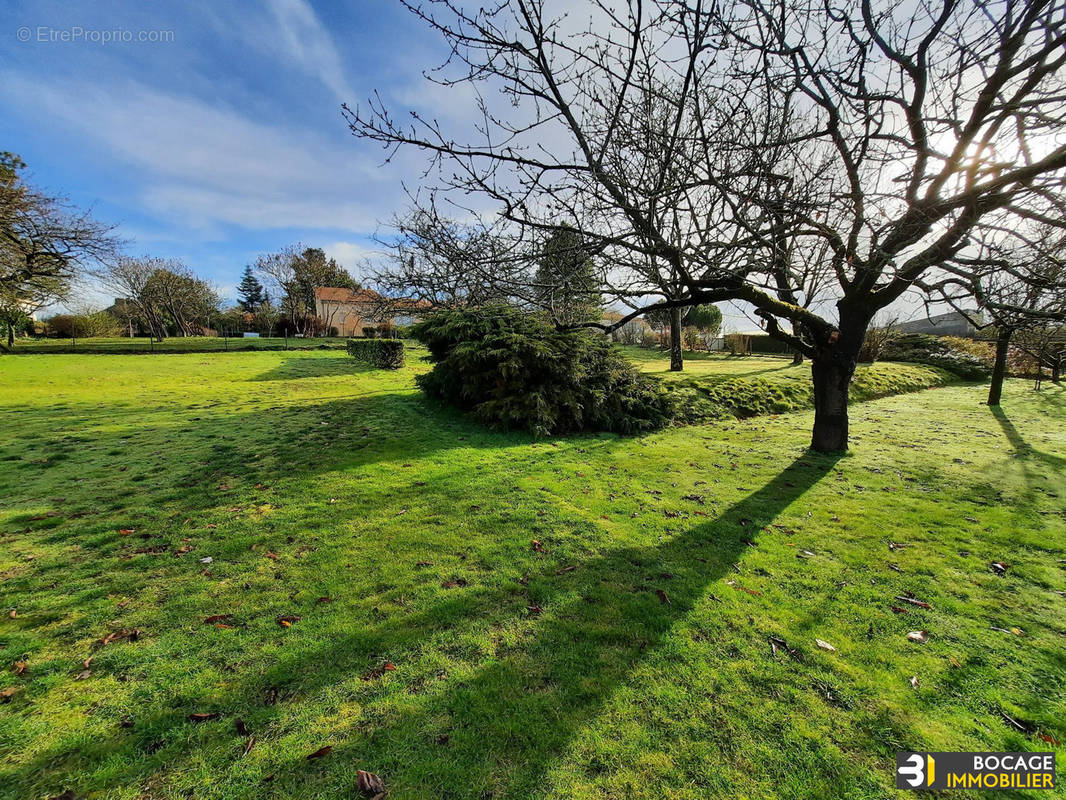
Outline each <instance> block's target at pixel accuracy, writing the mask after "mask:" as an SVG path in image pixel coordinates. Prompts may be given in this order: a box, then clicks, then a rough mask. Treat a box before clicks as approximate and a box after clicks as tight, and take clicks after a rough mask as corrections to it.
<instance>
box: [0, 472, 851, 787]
mask: <svg viewBox="0 0 1066 800" xmlns="http://www.w3.org/2000/svg"><path fill="white" fill-rule="evenodd" d="M837 460H838V456H822V455H815V454H806V455H804V456H802V457H800V458H799V459H797V460H796V461H795V462H794V463H792V464H791V465H789V466H788V467H786V468H785V469H784V470H783V471H781V472H780V473H779V474H778V475H777V476H776V477H774V478H773V479H772V480H770V481H769V482H768V483H766V484H765V485H764V486H763V487H762V488H760V489H758V490H756V491H754V492H752V493H751V494H749V495H748V496H747V497H745V498H744V499H742V500H740V501H739V502H737V503H735V504H734V505H733V506H731V507H730V508H728V509H727V510H726V511H724V512H723V513H722V514H721V515H719V516H718V517H716V518H714V519H711V520H708V521H707V522H705V523H703V524H699V525H696V526H693V527H691V528H689V529H688V530H686V531H684V532H681V533H679V534H677V535H675V536H672V537H671V538H668V539H666V540H664V541H659V542H656V543H654V544H649V545H645V546H630V547H623V548H619V549H616V550H612V551H608V552H606V553H603V554H602V555H598V556H596V557H593V558H590V559H588V560H586V561H584V562H578V563H571V564H568V565H563V564H560V563H554V562H553V559H552V557H551V553H550V552H549V553H548V554H546V555H545V556H543V557H542V558H541V561H540V562H539V563H541V564H542V566H541V568H540V569H539V571H537V572H535V573H534V574H531V575H530V576H529V577H528V579H527V580H525V581H520V580H518V576H517V575H516V576H515V577H514V579H512V580H504V581H500V580H496V582H495V583H494V584H489V582H488V581H485V582H484V583H482V582H481V581H479V579H478V577H477V575H476V574H475V573H471V576H470V584H471V585H469V586H465V587H456V588H454V589H451V590H449V591H447V592H445V593H444V594H439V595H436V597H437V598H443V599H438V600H436V601H435V602H434V603H433V604H432V605H430V606H429V607H423V608H420V609H417V610H412V611H411V612H409V613H408V612H400V613H393V614H390V615H387V616H384V615H383V616H380V617H378V619H379V620H380V621H379V622H378V623H377V624H371V625H367V626H359V625H352V626H348V627H340V628H334V633H335V635H332V636H323V637H320V638H319V639H316V640H314V641H313V642H312V643H311V645H310V646H306V647H299V648H296V647H293V648H291V649H283V650H281V651H277V660H276V661H275V662H274V663H271V664H270V665H269V666H266V667H265V668H264V669H260V670H258V671H256V670H248V671H242V672H241V673H239V674H238V675H237V676H235V680H234V681H233V683H232V684H230V685H229V687H228V688H227V690H226V695H225V697H224V698H220V697H219V695H218V694H217V693H215V694H212V695H211V696H210V698H207V697H200V698H197V697H189V696H185V697H176V698H173V702H172V703H171V705H170V706H169V707H166V708H159V707H155V708H151V709H147V710H141V711H138V713H137V722H136V726H135V728H134V729H133V730H130V731H127V730H122V729H119V728H117V727H116V729H115V733H114V735H113V736H108V737H101V738H98V739H95V740H93V741H91V742H83V743H82V746H81V747H80V748H79V749H78V751H77V752H73V751H71V750H68V749H56V748H53V749H50V750H45V751H43V752H41V753H39V754H37V755H36V756H35V757H34V758H33V759H32V760H31V761H29V762H28V763H25V764H22V765H20V766H19V767H18V768H17V769H11V770H4V771H3V773H0V777H3V778H5V779H6V780H9V781H12V782H13V785H14V784H16V783H22V782H25V783H22V785H31V781H32V778H31V776H37V775H39V774H51V775H52V776H54V779H59V780H66V781H67V783H66V784H65V785H63V786H58V785H57V786H56V790H57V791H59V789H61V788H68V787H75V788H78V789H80V790H83V791H84V790H93V791H98V790H101V789H103V788H105V787H103V786H100V785H95V786H79V781H78V780H77V775H76V771H77V765H78V764H91V763H93V761H94V760H96V759H102V758H105V757H106V758H109V759H111V760H112V761H113V762H114V763H116V764H121V767H117V768H116V771H115V772H113V773H112V774H111V775H110V776H109V777H108V778H107V781H108V783H107V786H108V787H110V788H114V787H115V786H117V785H125V786H133V785H145V784H147V783H153V784H163V785H165V784H166V783H167V780H168V779H167V774H169V773H171V772H173V773H174V774H180V773H181V772H182V766H183V765H184V764H187V763H188V762H189V761H190V760H191V759H193V758H194V757H195V755H196V751H197V750H198V749H199V748H201V747H207V748H211V747H225V748H227V752H228V751H229V750H232V752H233V760H232V761H231V762H229V764H228V766H226V767H224V768H223V769H224V770H225V772H223V773H222V774H220V775H218V776H217V780H218V783H217V786H218V787H223V786H228V787H230V788H234V789H236V788H237V787H241V788H242V791H243V796H259V795H267V794H269V795H273V796H284V797H334V796H337V797H340V796H347V793H350V791H351V784H352V779H353V774H354V770H355V769H356V768H361V769H369V770H372V771H374V772H377V773H379V774H381V775H383V776H384V777H385V778H386V780H387V781H388V782H389V785H390V787H392V789H393V791H394V792H395V793H396V794H400V795H404V796H410V797H438V798H459V797H464V798H466V797H470V798H481V797H515V798H530V797H538V796H543V795H545V794H546V793H547V792H548V790H549V788H550V787H549V786H548V779H549V773H550V771H551V769H552V767H553V766H555V765H556V764H558V763H559V759H560V758H561V757H562V756H564V754H565V752H564V751H565V749H566V748H567V747H568V746H569V745H570V744H571V743H572V742H573V740H574V737H575V736H576V735H577V734H578V733H579V732H580V731H581V730H582V728H583V727H584V726H586V725H587V724H589V723H590V722H591V721H592V720H593V719H594V718H595V717H596V715H597V714H598V713H599V712H600V711H601V710H602V708H603V706H604V703H606V702H607V701H608V700H609V699H610V697H611V696H612V694H613V693H614V692H615V691H616V690H617V689H619V688H620V687H622V686H624V685H626V684H627V683H629V682H630V681H631V680H632V673H633V671H634V670H636V669H637V668H638V667H639V665H640V664H641V662H642V661H643V660H644V659H646V658H648V657H649V656H650V655H651V654H653V653H654V652H655V651H656V650H657V648H659V647H660V646H661V645H662V643H663V641H664V639H665V638H666V637H668V636H669V634H670V632H671V631H672V630H673V628H674V627H675V626H676V625H677V624H678V623H680V622H681V621H682V620H683V619H684V618H685V617H686V616H687V614H688V613H689V611H690V610H692V609H693V607H694V606H695V605H696V604H699V603H703V602H708V600H707V595H708V591H709V587H710V585H711V584H712V583H714V582H715V581H717V580H719V579H720V578H722V577H723V576H725V575H727V574H729V573H730V571H731V570H732V568H733V566H734V565H735V564H736V563H737V561H738V560H739V558H740V555H741V553H742V552H743V551H744V550H745V548H746V547H747V546H748V545H747V543H746V541H745V540H746V539H748V540H750V539H756V538H757V537H758V534H759V531H761V530H762V529H763V528H764V527H765V526H767V525H769V524H770V523H772V522H773V521H774V520H775V519H776V518H777V516H778V515H779V514H781V513H782V512H783V511H784V510H785V509H786V508H787V507H788V506H789V505H790V504H791V503H793V502H795V501H796V500H797V499H799V498H800V497H801V496H802V495H803V494H804V493H806V492H807V491H808V490H809V489H810V488H811V487H813V486H814V485H815V484H816V483H817V482H818V481H819V480H821V479H822V478H823V477H824V476H825V475H827V474H828V473H829V472H831V471H832V470H833V468H834V465H835V464H836V462H837ZM423 491H425V490H423ZM511 544H513V543H503V544H501V548H503V547H506V546H510V545H511ZM563 566H574V567H576V569H574V570H571V571H564V572H560V569H561V568H562V567H563ZM660 591H661V592H662V594H660ZM719 591H721V590H719ZM711 602H713V600H712V601H711ZM530 607H534V608H535V609H536V608H539V609H542V611H536V610H533V611H531V610H530ZM527 620H533V622H532V624H531V625H530V624H525V621H527ZM473 629H478V630H485V629H490V630H492V631H497V632H498V633H499V636H494V637H493V638H494V639H495V640H496V641H497V642H498V643H497V645H496V646H495V649H494V652H492V653H491V654H485V653H481V654H475V655H474V656H472V657H471V659H469V660H468V662H467V663H470V664H471V668H470V670H469V672H467V673H464V674H460V675H456V676H454V677H452V676H450V675H447V674H433V672H432V670H430V669H429V668H428V666H427V664H426V662H427V661H429V662H432V660H433V657H434V656H433V653H434V652H440V651H441V650H447V649H449V648H462V647H464V644H463V642H464V641H465V639H464V637H465V636H467V635H468V634H469V633H470V632H471V630H473ZM434 648H436V650H435V649H434ZM427 651H428V652H427ZM385 655H387V656H388V657H389V658H390V659H392V660H395V661H396V663H398V664H399V665H401V666H400V668H401V669H402V670H413V669H414V667H413V666H412V665H415V664H420V665H422V671H423V674H422V675H421V680H420V682H417V683H415V684H408V685H407V686H406V691H405V690H404V686H403V684H402V683H397V684H393V683H392V681H391V678H389V677H388V676H386V677H385V678H384V679H382V680H380V681H377V680H375V681H370V682H364V681H362V680H361V679H359V678H358V677H357V676H360V675H364V674H365V673H366V672H367V670H368V669H370V668H372V667H373V666H376V665H377V664H380V661H381V659H382V658H383V657H384V656H385ZM427 673H428V674H427ZM397 675H402V673H397ZM404 677H406V676H404ZM353 682H354V688H353ZM271 690H280V691H281V693H282V694H283V695H290V696H297V697H320V696H322V694H323V693H327V694H329V695H330V696H333V697H348V702H349V703H352V702H357V703H359V705H360V706H362V707H363V708H364V709H366V713H365V714H364V717H363V718H362V719H360V720H359V724H358V725H353V726H351V727H348V728H347V730H346V737H345V738H344V740H343V742H338V743H335V745H334V750H333V753H332V754H331V755H330V757H329V758H328V759H324V760H322V761H321V762H311V763H309V762H307V761H306V760H305V756H306V755H307V754H306V753H302V752H301V753H293V754H291V757H289V759H288V760H287V761H285V762H284V763H277V762H275V763H273V764H271V766H270V769H271V771H272V776H273V777H272V780H271V782H270V784H269V787H267V786H265V785H262V784H260V783H259V780H261V776H257V774H256V773H255V772H251V773H249V772H248V771H247V770H246V769H244V771H242V762H241V758H240V743H241V740H239V739H234V734H233V728H232V724H233V723H232V721H231V719H232V717H236V716H240V717H243V718H244V719H246V720H248V721H249V723H250V724H251V726H252V728H253V730H255V731H256V733H257V734H258V735H259V736H260V738H266V737H270V736H271V735H272V726H273V725H275V724H278V725H281V724H283V723H282V720H283V719H284V714H285V713H286V711H285V709H284V707H283V706H265V707H264V705H263V699H262V698H263V696H264V693H265V692H268V691H271ZM207 707H210V708H218V709H219V710H221V711H223V713H224V717H223V720H222V721H220V722H217V723H208V724H205V725H200V726H195V728H196V730H195V734H196V735H195V736H194V735H193V734H192V733H190V728H191V727H193V726H192V723H190V722H189V721H188V720H187V719H186V714H187V713H188V711H189V710H190V709H192V708H197V709H199V708H207ZM288 724H289V725H291V720H290V721H289V723H288ZM274 735H278V734H274ZM324 735H326V732H324ZM333 741H334V742H336V740H335V739H334V740H333ZM249 781H251V784H249Z"/></svg>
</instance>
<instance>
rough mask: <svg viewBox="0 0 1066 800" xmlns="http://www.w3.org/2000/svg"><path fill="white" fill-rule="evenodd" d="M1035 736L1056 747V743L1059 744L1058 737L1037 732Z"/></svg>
mask: <svg viewBox="0 0 1066 800" xmlns="http://www.w3.org/2000/svg"><path fill="white" fill-rule="evenodd" d="M1036 738H1037V739H1039V740H1040V741H1042V742H1047V743H1048V744H1053V745H1055V746H1056V747H1058V745H1059V740H1058V739H1056V738H1055V737H1053V736H1048V735H1047V734H1046V733H1038V734H1037V735H1036Z"/></svg>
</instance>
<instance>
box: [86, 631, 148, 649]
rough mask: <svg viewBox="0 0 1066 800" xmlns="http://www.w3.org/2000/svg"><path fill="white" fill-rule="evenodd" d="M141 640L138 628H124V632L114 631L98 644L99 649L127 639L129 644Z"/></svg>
mask: <svg viewBox="0 0 1066 800" xmlns="http://www.w3.org/2000/svg"><path fill="white" fill-rule="evenodd" d="M139 638H141V632H140V631H139V630H138V629H137V628H132V629H127V628H123V629H122V630H118V631H112V632H111V633H109V634H107V636H105V637H104V638H103V639H101V640H100V641H99V642H98V643H97V645H98V646H99V647H106V646H107V645H109V644H112V643H113V642H117V641H120V640H122V639H125V640H126V641H128V642H135V641H137V640H138V639H139Z"/></svg>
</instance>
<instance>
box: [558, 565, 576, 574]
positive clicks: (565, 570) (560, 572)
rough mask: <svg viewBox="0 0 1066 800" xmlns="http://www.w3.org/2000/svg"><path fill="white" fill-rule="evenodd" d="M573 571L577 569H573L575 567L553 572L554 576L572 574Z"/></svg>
mask: <svg viewBox="0 0 1066 800" xmlns="http://www.w3.org/2000/svg"><path fill="white" fill-rule="evenodd" d="M575 569H577V567H575V566H569V567H563V568H562V569H557V570H555V574H556V575H565V574H566V573H568V572H573V571H574V570H575Z"/></svg>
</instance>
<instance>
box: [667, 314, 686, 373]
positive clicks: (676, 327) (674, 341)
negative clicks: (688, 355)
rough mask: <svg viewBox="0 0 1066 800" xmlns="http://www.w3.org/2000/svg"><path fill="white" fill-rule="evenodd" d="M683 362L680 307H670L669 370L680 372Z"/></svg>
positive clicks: (683, 366) (683, 365)
mask: <svg viewBox="0 0 1066 800" xmlns="http://www.w3.org/2000/svg"><path fill="white" fill-rule="evenodd" d="M684 368H685V363H684V361H683V359H682V356H681V309H680V308H672V309H670V371H671V372H681V370H683V369H684Z"/></svg>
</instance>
